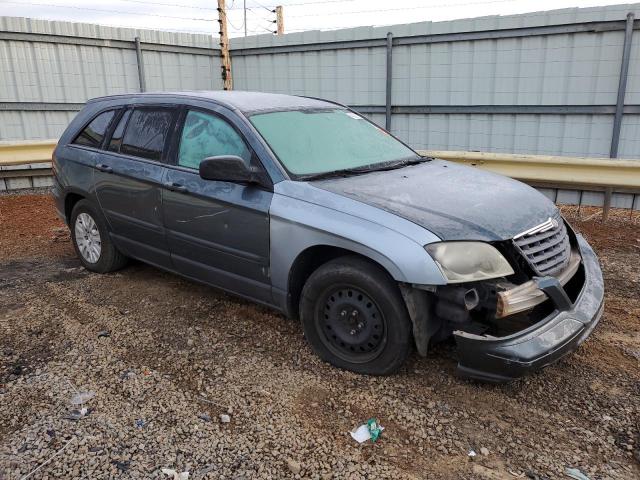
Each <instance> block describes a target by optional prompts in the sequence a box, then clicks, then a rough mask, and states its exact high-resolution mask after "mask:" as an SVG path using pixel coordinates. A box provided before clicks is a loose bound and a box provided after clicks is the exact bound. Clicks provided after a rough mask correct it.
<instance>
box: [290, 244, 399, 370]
mask: <svg viewBox="0 0 640 480" xmlns="http://www.w3.org/2000/svg"><path fill="white" fill-rule="evenodd" d="M300 317H301V319H302V324H303V328H304V332H305V336H306V337H307V339H308V341H309V343H310V344H311V346H312V347H313V349H314V350H315V352H316V353H317V354H318V355H319V356H320V357H321V358H322V359H324V360H326V361H328V362H329V363H331V364H333V365H335V366H337V367H340V368H344V369H347V370H352V371H354V372H358V373H365V374H371V375H385V374H390V373H393V372H394V371H396V370H397V369H398V368H400V366H401V365H402V364H403V363H404V361H405V360H406V358H407V356H408V355H409V353H410V351H411V322H410V320H409V316H408V313H407V310H406V307H405V304H404V301H403V300H402V296H401V295H400V292H399V290H398V286H397V285H396V283H395V281H394V280H393V279H392V278H390V277H389V275H388V274H387V273H386V272H385V271H384V270H382V269H381V268H380V267H378V266H376V265H374V264H372V263H370V262H369V261H367V260H365V259H361V258H358V257H350V256H348V257H341V258H337V259H335V260H332V261H330V262H328V263H326V264H324V265H322V266H321V267H320V268H318V269H317V270H316V271H315V272H314V273H313V274H312V275H311V276H310V277H309V279H308V280H307V283H306V284H305V286H304V289H303V291H302V296H301V300H300Z"/></svg>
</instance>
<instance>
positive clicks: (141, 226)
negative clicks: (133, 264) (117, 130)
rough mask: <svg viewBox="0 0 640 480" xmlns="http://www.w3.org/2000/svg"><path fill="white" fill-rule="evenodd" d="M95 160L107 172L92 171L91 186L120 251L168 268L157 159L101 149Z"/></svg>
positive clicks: (167, 250) (169, 263)
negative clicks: (92, 183)
mask: <svg viewBox="0 0 640 480" xmlns="http://www.w3.org/2000/svg"><path fill="white" fill-rule="evenodd" d="M98 158H99V162H98V163H101V164H104V165H108V166H109V167H110V168H111V169H112V172H111V173H106V172H101V171H98V170H96V172H95V174H94V175H95V188H96V191H97V196H98V201H99V204H100V206H101V208H102V211H103V213H104V215H105V217H106V218H107V221H108V222H109V226H110V228H111V236H112V238H113V239H114V242H115V243H116V245H117V246H118V248H119V249H121V250H122V251H123V253H125V254H127V255H129V256H132V257H135V258H138V259H140V260H144V261H146V262H149V263H152V264H154V265H158V266H161V267H165V268H169V267H171V259H170V256H169V248H168V246H167V240H166V235H165V230H164V225H163V222H162V211H161V205H162V198H161V193H162V190H161V182H162V177H163V175H164V171H165V167H164V165H162V164H161V163H159V162H151V161H145V160H143V159H138V158H132V157H127V156H124V155H120V154H116V153H112V152H106V151H104V152H101V153H99V154H98Z"/></svg>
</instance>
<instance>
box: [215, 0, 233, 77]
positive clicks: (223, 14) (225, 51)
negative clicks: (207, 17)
mask: <svg viewBox="0 0 640 480" xmlns="http://www.w3.org/2000/svg"><path fill="white" fill-rule="evenodd" d="M218 23H220V31H219V32H218V33H219V34H220V58H221V60H222V81H223V82H224V89H225V90H231V89H232V88H233V82H232V81H231V57H230V56H229V35H228V33H227V7H226V5H225V0H218Z"/></svg>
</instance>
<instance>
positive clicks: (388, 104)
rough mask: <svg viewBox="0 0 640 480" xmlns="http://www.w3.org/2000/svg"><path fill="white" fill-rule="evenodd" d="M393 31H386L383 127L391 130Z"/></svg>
mask: <svg viewBox="0 0 640 480" xmlns="http://www.w3.org/2000/svg"><path fill="white" fill-rule="evenodd" d="M392 53H393V33H391V32H389V33H387V84H386V87H385V89H386V101H385V120H384V128H386V129H387V130H389V131H391V74H392Z"/></svg>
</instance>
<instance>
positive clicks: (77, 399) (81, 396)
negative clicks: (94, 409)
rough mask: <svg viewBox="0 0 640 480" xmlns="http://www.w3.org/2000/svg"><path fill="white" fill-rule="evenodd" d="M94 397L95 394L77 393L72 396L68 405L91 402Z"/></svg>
mask: <svg viewBox="0 0 640 480" xmlns="http://www.w3.org/2000/svg"><path fill="white" fill-rule="evenodd" d="M95 396H96V392H91V391H89V392H77V393H76V394H75V395H73V396H72V397H71V399H70V400H69V403H70V404H71V405H82V404H84V403H87V402H88V401H89V400H91V399H92V398H93V397H95Z"/></svg>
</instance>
